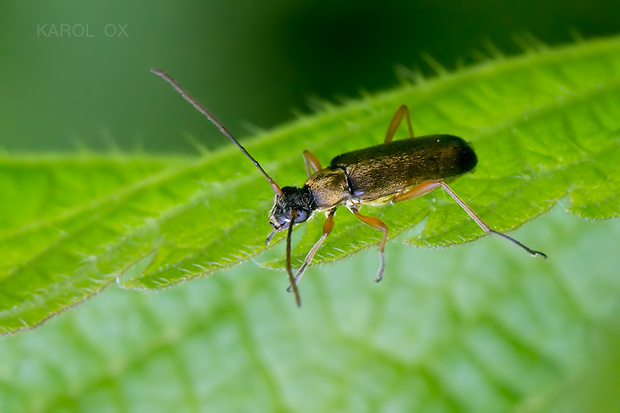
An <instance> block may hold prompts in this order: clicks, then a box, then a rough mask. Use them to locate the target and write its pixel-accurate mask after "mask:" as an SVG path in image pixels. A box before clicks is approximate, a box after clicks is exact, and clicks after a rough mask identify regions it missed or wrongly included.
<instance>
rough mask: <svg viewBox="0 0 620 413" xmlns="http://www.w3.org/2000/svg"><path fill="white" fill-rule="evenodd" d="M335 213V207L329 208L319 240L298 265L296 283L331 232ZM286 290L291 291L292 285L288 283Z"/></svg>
mask: <svg viewBox="0 0 620 413" xmlns="http://www.w3.org/2000/svg"><path fill="white" fill-rule="evenodd" d="M335 213H336V208H334V209H332V210H330V211H329V212H328V213H327V219H326V220H325V223H324V224H323V235H322V236H321V238H319V240H318V241H317V242H316V244H314V246H313V247H312V249H311V250H310V251H309V252H308V255H306V259H305V260H304V263H303V264H302V266H301V267H299V270H297V274H296V275H295V283H297V282H298V281H299V279H300V278H301V276H302V274H303V273H304V271H305V270H306V267H307V266H308V265H309V264H310V261H312V258H314V254H316V252H317V251H318V249H319V248H320V247H321V245H322V244H323V241H325V238H327V236H328V235H329V234H331V232H332V229H334V214H335ZM287 291H288V292H289V293H290V292H291V291H293V286H292V285H290V286H289V287H288V289H287Z"/></svg>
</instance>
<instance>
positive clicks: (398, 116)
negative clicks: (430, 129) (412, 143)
mask: <svg viewBox="0 0 620 413" xmlns="http://www.w3.org/2000/svg"><path fill="white" fill-rule="evenodd" d="M403 117H404V118H406V119H407V128H408V130H409V137H410V138H413V127H412V126H411V115H409V108H408V107H407V105H400V107H399V108H398V110H397V111H396V113H395V114H394V117H393V118H392V121H391V122H390V126H388V130H387V133H386V134H385V140H384V141H383V143H390V142H392V139H393V138H394V134H395V133H396V130H397V129H398V127H399V126H400V124H401V122H402V121H403Z"/></svg>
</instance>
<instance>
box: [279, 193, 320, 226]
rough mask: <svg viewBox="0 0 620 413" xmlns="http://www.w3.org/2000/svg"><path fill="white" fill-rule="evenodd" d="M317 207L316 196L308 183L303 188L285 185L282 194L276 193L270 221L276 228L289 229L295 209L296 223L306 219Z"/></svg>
mask: <svg viewBox="0 0 620 413" xmlns="http://www.w3.org/2000/svg"><path fill="white" fill-rule="evenodd" d="M315 209H316V203H315V202H314V197H313V196H312V192H311V191H310V188H309V187H308V185H304V186H303V187H301V188H298V187H296V186H285V187H283V188H282V195H276V198H275V201H274V204H273V207H272V208H271V212H270V213H269V223H270V224H271V226H273V227H274V228H275V229H276V230H278V231H282V230H285V229H287V228H288V227H289V226H290V223H291V217H292V211H295V213H296V217H295V223H296V224H298V223H300V222H304V221H306V220H307V219H308V218H310V215H312V212H313V211H314V210H315Z"/></svg>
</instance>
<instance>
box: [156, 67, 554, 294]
mask: <svg viewBox="0 0 620 413" xmlns="http://www.w3.org/2000/svg"><path fill="white" fill-rule="evenodd" d="M151 71H152V72H153V73H155V74H156V75H158V76H160V77H162V78H163V79H164V80H166V81H167V82H168V83H169V84H170V85H172V87H174V88H175V89H176V90H177V92H179V93H180V94H181V95H182V96H183V97H184V98H185V99H186V100H187V101H188V102H189V103H191V104H192V105H193V106H194V107H195V108H196V109H197V110H198V111H200V112H201V113H202V114H203V115H205V116H206V117H207V118H208V119H209V120H210V121H211V122H212V123H213V124H214V125H215V126H217V127H218V128H219V129H220V131H221V132H222V133H223V134H224V135H225V136H226V137H228V138H229V139H230V140H231V141H232V142H233V143H234V144H235V145H237V147H238V148H239V149H240V150H241V152H243V154H244V155H245V156H247V157H248V158H249V159H250V161H252V162H253V163H254V165H255V166H256V168H257V169H258V170H259V171H260V172H261V173H262V174H263V176H264V177H265V179H266V180H267V182H269V184H270V185H271V187H272V189H273V191H274V193H275V202H274V206H273V208H272V209H271V212H270V214H269V223H270V224H271V226H272V227H273V231H272V232H271V233H270V234H269V236H268V237H267V241H266V242H267V243H269V241H270V240H271V238H272V237H273V235H274V234H275V233H276V232H277V231H283V230H287V229H288V232H287V237H286V270H287V273H288V276H289V282H290V287H289V290H292V291H293V292H294V293H295V299H296V301H297V305H301V299H300V296H299V290H298V288H297V281H298V280H299V278H300V277H301V275H302V274H303V272H304V270H305V269H306V267H307V266H308V264H310V262H311V261H312V258H313V257H314V254H315V253H316V252H317V251H318V249H319V248H320V246H321V244H323V242H324V241H325V238H327V236H328V235H329V234H330V233H331V231H332V229H333V228H334V214H335V213H336V209H337V208H338V207H339V206H341V205H345V206H346V207H347V208H348V209H349V210H350V211H351V212H352V213H353V214H354V215H355V216H356V217H357V218H359V219H360V220H361V221H362V222H364V223H365V224H367V225H369V226H370V227H372V228H375V229H377V230H380V231H382V232H383V237H382V238H381V241H380V243H379V253H380V257H381V263H380V265H379V271H378V273H377V278H376V281H380V280H381V278H382V276H383V269H384V267H385V259H384V254H383V252H384V249H385V242H386V240H387V235H388V227H387V225H386V224H385V223H383V222H382V221H381V220H379V219H377V218H374V217H370V216H366V215H362V214H361V213H360V212H359V210H360V207H361V206H362V205H363V204H381V203H386V202H391V203H395V202H401V201H406V200H408V199H411V198H415V197H418V196H421V195H424V194H426V193H428V192H430V191H432V190H433V189H435V188H437V187H442V188H443V189H444V190H445V191H446V192H447V193H448V194H449V195H450V196H451V197H452V198H453V199H454V200H455V201H456V202H457V203H458V204H459V205H460V206H461V207H462V208H463V209H464V210H465V212H467V214H468V215H469V216H470V217H471V219H473V220H474V221H475V222H476V223H477V224H478V225H479V226H480V227H481V228H482V229H483V230H484V231H485V232H487V233H489V234H496V235H499V236H501V237H503V238H505V239H507V240H509V241H511V242H513V243H514V244H516V245H518V246H519V247H521V248H522V249H523V250H525V251H526V252H528V253H529V254H530V255H532V256H536V255H540V256H542V257H544V258H547V256H546V255H545V254H544V253H542V252H540V251H535V250H532V249H530V248H528V247H526V246H525V245H523V244H521V243H520V242H519V241H517V240H516V239H514V238H512V237H510V236H508V235H506V234H504V233H501V232H498V231H495V230H493V229H491V228H490V227H489V226H488V225H487V224H486V223H485V222H484V221H483V220H482V219H481V218H480V217H479V216H478V215H476V213H475V212H474V211H473V210H472V209H471V208H470V207H469V206H467V204H466V203H465V202H464V201H463V200H462V199H461V198H459V197H458V196H457V194H456V193H455V192H454V191H452V189H451V188H450V187H449V186H448V185H447V184H446V180H452V179H454V178H456V177H458V176H460V175H462V174H464V173H467V172H470V171H472V170H473V169H474V167H475V166H476V164H477V162H478V159H477V157H476V154H475V152H474V150H473V149H472V148H471V146H470V145H469V144H468V143H467V142H465V141H464V140H463V139H461V138H459V137H457V136H452V135H429V136H422V137H417V138H414V135H413V128H412V126H411V117H410V115H409V109H407V106H405V105H402V106H400V108H398V110H397V111H396V114H395V115H394V118H393V119H392V121H391V122H390V125H389V127H388V130H387V133H386V136H385V139H384V141H383V143H382V144H380V145H376V146H372V147H369V148H364V149H359V150H356V151H353V152H347V153H343V154H342V155H338V156H336V157H335V158H334V159H332V160H331V162H330V164H329V166H328V167H326V168H323V167H322V166H321V162H320V161H319V160H318V158H317V157H316V156H315V155H314V154H312V152H310V151H308V150H306V151H304V153H303V158H304V162H305V164H306V172H307V174H308V179H307V180H306V182H305V184H304V186H302V187H301V188H298V187H293V186H285V187H283V188H280V187H279V186H278V184H276V183H275V181H274V180H273V179H271V177H270V176H269V175H268V174H267V173H266V172H265V170H264V169H263V168H262V167H261V166H260V164H259V163H258V162H257V161H256V160H255V159H254V158H253V157H252V156H251V155H250V154H249V153H248V152H247V151H246V150H245V148H244V147H243V146H241V144H240V143H239V142H238V141H237V140H236V139H235V138H234V137H233V136H232V135H231V134H230V133H229V132H228V131H227V130H226V128H224V126H222V124H221V123H220V122H219V121H218V120H217V119H216V118H215V117H214V116H213V115H212V114H211V113H210V112H208V111H207V110H206V109H205V108H204V107H203V106H201V105H200V104H199V103H198V102H197V101H196V100H194V99H193V98H192V97H191V96H190V95H189V94H188V93H187V92H185V90H183V89H182V88H181V87H180V86H179V84H178V83H176V82H175V81H174V80H173V79H172V78H171V77H170V76H169V75H168V74H166V73H165V72H163V71H161V70H158V69H152V70H151ZM403 118H405V119H406V122H407V128H408V130H409V138H407V139H399V140H396V141H392V138H393V137H394V134H395V133H396V130H397V129H398V127H399V126H400V124H401V122H402V120H403ZM315 211H321V212H324V213H325V215H326V217H327V218H326V220H325V223H324V224H323V235H322V236H321V238H319V240H318V241H317V242H316V243H315V244H314V246H313V247H312V249H310V251H309V252H308V254H307V255H306V258H305V260H304V262H303V264H302V265H301V267H300V268H299V269H298V270H297V273H296V274H295V275H293V270H292V268H291V234H292V231H293V225H294V224H298V223H301V222H304V221H306V220H307V219H308V218H310V216H311V215H312V214H313V213H314V212H315Z"/></svg>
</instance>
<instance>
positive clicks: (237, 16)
mask: <svg viewBox="0 0 620 413" xmlns="http://www.w3.org/2000/svg"><path fill="white" fill-rule="evenodd" d="M618 15H620V3H618V2H617V1H611V0H602V1H596V2H590V1H575V2H564V1H560V0H552V1H534V0H527V1H517V2H512V1H490V0H485V1H473V2H456V1H438V2H435V1H418V2H416V1H394V0H387V1H381V2H364V1H361V2H360V1H290V2H283V1H274V0H267V1H260V2H258V1H246V0H232V1H225V0H211V1H203V2H198V1H191V2H190V1H180V2H174V3H170V2H165V1H161V0H159V1H154V2H140V1H137V2H129V3H126V2H120V1H108V2H87V3H85V2H79V1H68V0H65V1H58V0H56V1H49V2H48V1H29V2H27V3H25V2H19V1H14V0H5V1H3V2H1V3H0V63H1V64H0V145H2V146H4V147H5V148H7V149H9V150H11V151H28V152H30V151H47V150H67V149H73V150H74V149H76V148H79V147H82V146H87V147H90V148H95V149H110V148H114V147H116V146H119V147H121V148H123V149H130V150H134V149H135V148H146V150H147V151H149V152H151V151H157V152H165V153H170V152H176V153H178V152H182V153H195V150H194V148H193V147H192V145H191V144H189V143H188V140H187V139H186V138H187V136H188V135H191V136H193V137H198V138H199V140H200V142H201V143H204V144H205V145H207V146H209V147H215V146H218V145H220V144H222V145H223V144H228V143H227V142H225V141H224V140H223V139H222V138H221V137H220V136H219V135H218V133H217V131H216V130H215V129H214V128H213V127H212V126H211V125H209V124H208V123H207V122H205V121H204V120H203V119H201V117H200V116H199V115H198V114H196V113H194V112H193V111H191V110H187V109H188V108H187V107H186V105H185V104H184V102H181V101H180V100H179V99H176V98H174V97H172V96H171V94H170V91H169V90H167V89H166V88H164V87H162V85H161V84H160V81H159V80H158V79H156V78H155V77H154V76H152V75H150V74H149V73H148V72H147V71H148V69H149V68H151V67H158V68H162V69H165V70H166V71H168V72H170V73H171V74H173V75H174V76H175V77H176V78H177V80H179V81H180V82H181V84H182V85H184V86H185V87H187V88H189V89H190V90H191V91H192V93H193V94H194V95H196V96H198V97H199V98H200V100H201V102H203V103H204V104H205V105H207V107H209V108H210V110H211V111H213V112H214V113H215V114H216V115H217V116H218V117H219V118H220V120H221V121H222V122H223V123H224V124H225V125H227V127H229V129H230V130H231V132H233V133H234V134H236V135H238V136H239V137H240V138H243V137H244V136H247V135H248V134H249V131H250V130H252V128H262V129H266V128H271V127H273V126H275V125H278V124H281V123H282V122H285V121H287V120H291V119H293V118H294V117H295V116H294V110H301V111H303V112H309V111H311V110H312V109H311V108H310V107H309V105H308V102H311V101H312V99H314V98H319V99H327V100H337V99H338V98H340V97H348V98H350V97H356V96H359V93H360V91H361V90H366V91H370V92H373V91H378V90H384V89H387V88H390V87H393V86H396V85H397V84H398V83H399V82H398V79H397V76H396V73H397V71H398V70H397V68H398V67H399V66H403V67H407V68H412V67H419V68H420V69H421V71H422V72H423V73H426V74H429V73H432V70H431V69H430V67H429V66H428V64H427V63H426V61H425V59H424V58H423V57H422V53H428V54H429V55H430V56H433V57H434V58H435V59H436V60H438V61H439V62H440V63H441V64H443V65H444V66H446V67H448V68H455V67H457V66H458V65H459V64H460V63H461V62H462V63H465V64H469V63H473V62H476V61H477V60H480V59H481V57H480V52H484V53H486V55H488V54H489V53H488V52H486V47H485V44H487V43H492V44H494V45H495V46H496V47H497V48H498V49H499V50H501V51H502V52H504V53H506V54H516V53H519V52H520V51H521V50H522V48H521V47H520V46H519V43H520V42H519V40H518V37H519V36H521V37H523V36H527V34H528V33H529V34H531V35H533V36H535V37H537V38H538V39H540V40H541V41H543V42H545V43H547V44H550V45H557V44H563V43H567V42H572V41H573V38H574V36H573V35H574V33H573V32H575V33H579V34H580V35H582V36H584V37H592V36H601V35H609V34H613V33H617V32H618V30H619V29H620V23H618V19H617V16H618ZM60 24H70V25H71V27H72V28H73V27H74V25H81V26H77V27H76V30H77V32H78V34H79V32H80V27H86V25H88V28H89V34H90V35H91V36H92V37H85V35H84V36H82V37H74V36H72V37H68V36H66V35H62V36H61V35H60V33H59V35H57V36H56V35H53V34H52V35H50V33H49V31H50V28H51V25H56V27H57V28H58V29H59V27H60ZM109 24H111V25H112V28H113V27H116V28H118V25H121V26H126V30H125V32H126V34H127V36H124V35H123V36H121V37H114V36H112V37H108V36H106V34H105V29H106V26H107V25H109ZM44 25H47V26H44ZM39 27H45V29H43V30H42V32H39V31H38V28H39ZM109 30H110V31H109V33H111V28H109ZM46 35H47V37H46ZM508 98H509V97H507V99H508Z"/></svg>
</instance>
